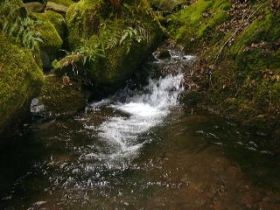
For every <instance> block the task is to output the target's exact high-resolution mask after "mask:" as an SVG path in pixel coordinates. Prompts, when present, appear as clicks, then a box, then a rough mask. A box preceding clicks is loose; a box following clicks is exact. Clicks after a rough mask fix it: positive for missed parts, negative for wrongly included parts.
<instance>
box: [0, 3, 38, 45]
mask: <svg viewBox="0 0 280 210" xmlns="http://www.w3.org/2000/svg"><path fill="white" fill-rule="evenodd" d="M11 2H12V1H8V0H5V1H4V2H2V3H1V4H0V14H1V19H2V20H1V21H0V23H1V24H2V32H4V33H5V34H7V35H8V36H14V37H15V38H16V41H18V42H20V43H21V44H22V45H23V47H25V48H28V49H31V50H34V48H35V46H36V45H37V44H38V43H39V42H43V40H42V39H41V33H40V32H37V31H36V30H35V27H36V26H37V25H39V24H41V21H38V20H33V19H31V18H29V17H25V18H21V17H16V16H17V15H16V14H15V12H16V11H17V10H18V9H20V8H19V7H16V6H15V5H12V3H11ZM6 13H7V15H5V14H6ZM15 17H16V18H15Z"/></svg>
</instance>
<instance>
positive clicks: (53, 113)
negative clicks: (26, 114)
mask: <svg viewBox="0 0 280 210" xmlns="http://www.w3.org/2000/svg"><path fill="white" fill-rule="evenodd" d="M85 104H86V99H85V95H84V92H83V89H82V86H81V84H80V83H78V82H77V81H76V80H75V79H74V80H72V79H71V78H70V77H68V76H66V75H64V76H62V77H61V76H56V75H52V74H51V75H47V76H45V83H44V85H43V88H42V91H41V94H40V95H39V96H38V97H37V98H36V99H34V100H33V101H32V104H31V112H32V113H33V115H34V117H39V119H43V120H49V119H54V118H57V117H68V116H72V115H73V114H75V113H77V112H78V111H79V110H81V109H83V108H84V107H85Z"/></svg>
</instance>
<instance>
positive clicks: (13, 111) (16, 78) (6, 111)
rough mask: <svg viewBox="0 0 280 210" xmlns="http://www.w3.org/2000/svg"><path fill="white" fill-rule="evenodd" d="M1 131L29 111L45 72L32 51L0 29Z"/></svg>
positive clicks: (38, 91)
mask: <svg viewBox="0 0 280 210" xmlns="http://www.w3.org/2000/svg"><path fill="white" fill-rule="evenodd" d="M0 46H1V51H0V63H1V65H0V99H1V100H0V115H1V119H0V133H2V132H3V130H5V129H6V128H7V127H6V126H9V125H11V123H15V122H16V121H18V120H19V119H20V118H21V117H22V114H24V113H27V110H28V108H29V103H30V101H31V99H32V98H33V97H35V96H36V95H38V94H39V93H40V89H41V86H42V83H43V73H42V71H41V69H40V68H39V67H38V65H37V64H36V62H35V61H34V59H33V54H32V52H31V51H29V50H26V49H23V48H22V47H20V46H19V45H17V44H15V41H14V40H13V39H11V38H10V37H7V36H6V35H4V34H1V33H0Z"/></svg>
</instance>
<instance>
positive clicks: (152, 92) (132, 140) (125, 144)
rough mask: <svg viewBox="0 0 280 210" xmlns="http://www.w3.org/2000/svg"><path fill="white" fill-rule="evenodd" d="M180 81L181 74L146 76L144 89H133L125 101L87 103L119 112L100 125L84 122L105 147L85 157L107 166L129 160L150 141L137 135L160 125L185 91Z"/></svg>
mask: <svg viewBox="0 0 280 210" xmlns="http://www.w3.org/2000/svg"><path fill="white" fill-rule="evenodd" d="M183 80H184V76H183V74H182V73H179V74H177V75H175V76H172V75H168V76H166V77H164V78H159V79H149V82H148V85H147V86H146V87H145V88H143V89H142V90H141V91H139V90H138V91H135V93H134V94H132V96H130V97H127V98H126V100H125V102H120V101H118V100H116V101H112V100H110V99H107V100H103V103H102V102H96V103H92V104H90V105H89V106H88V107H87V110H101V109H102V108H101V107H100V106H105V107H107V108H109V109H111V111H112V112H113V113H118V114H117V115H115V116H113V117H111V118H109V119H107V120H105V121H104V122H102V123H101V124H100V125H97V126H94V125H91V124H86V125H85V128H86V129H88V130H92V131H94V132H97V135H98V137H99V138H100V141H102V142H103V147H104V148H103V151H98V152H97V153H90V154H85V155H84V156H91V157H95V158H96V159H98V160H99V161H101V162H103V163H104V164H105V165H107V166H108V167H110V168H112V167H119V166H120V165H121V166H124V164H127V163H128V162H131V161H132V160H133V159H134V158H135V157H137V155H138V153H139V151H140V149H141V148H142V147H143V145H145V144H146V143H149V141H150V139H142V140H139V136H140V135H141V134H144V133H146V132H148V131H149V129H151V128H152V127H154V126H157V125H160V124H161V123H162V121H163V120H164V118H165V117H166V116H167V115H168V113H169V112H170V109H172V107H174V106H176V105H177V104H178V97H179V95H180V93H181V92H182V91H183V90H184V87H183V85H182V84H183ZM113 98H115V97H113ZM95 114H96V111H95ZM105 148H106V149H105ZM105 150H106V152H105ZM114 164H115V165H114Z"/></svg>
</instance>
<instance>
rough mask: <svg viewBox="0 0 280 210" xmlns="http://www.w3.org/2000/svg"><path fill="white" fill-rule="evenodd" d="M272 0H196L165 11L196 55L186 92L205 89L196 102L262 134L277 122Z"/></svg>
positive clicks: (278, 60) (278, 15)
mask: <svg viewBox="0 0 280 210" xmlns="http://www.w3.org/2000/svg"><path fill="white" fill-rule="evenodd" d="M273 2H274V1H264V0H263V1H248V2H247V3H241V1H234V0H232V1H230V0H214V1H208V0H198V1H196V2H195V3H193V4H192V5H191V6H188V7H186V8H185V9H183V10H181V11H179V12H177V13H176V14H174V15H172V16H170V17H169V18H170V21H171V24H170V25H169V30H170V35H171V37H172V38H174V39H175V40H177V41H178V42H179V43H182V44H183V45H184V47H185V50H186V52H188V53H193V54H196V55H197V56H198V61H197V63H196V65H195V66H194V69H193V72H194V74H193V78H192V81H194V82H195V83H196V84H197V85H198V86H197V87H198V88H197V89H196V90H191V91H190V95H189V96H186V98H189V97H191V95H192V96H195V97H197V94H199V95H201V94H202V93H203V94H204V93H206V94H204V95H205V97H204V99H203V100H201V97H198V98H199V99H200V100H199V103H200V104H202V105H204V107H207V108H208V109H211V110H216V112H217V113H219V114H221V115H223V116H225V117H227V118H229V119H233V120H236V121H237V122H240V123H241V124H243V125H245V126H246V127H248V128H250V129H251V130H252V131H254V132H257V133H260V134H268V133H271V132H273V131H275V130H277V129H279V128H280V123H279V120H280V57H279V53H280V51H279V46H280V45H279V43H280V31H279V30H280V27H279V26H280V11H279V8H278V7H276V8H275V7H274V4H273ZM193 91H195V92H196V93H197V94H194V93H193ZM187 95H188V94H187Z"/></svg>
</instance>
